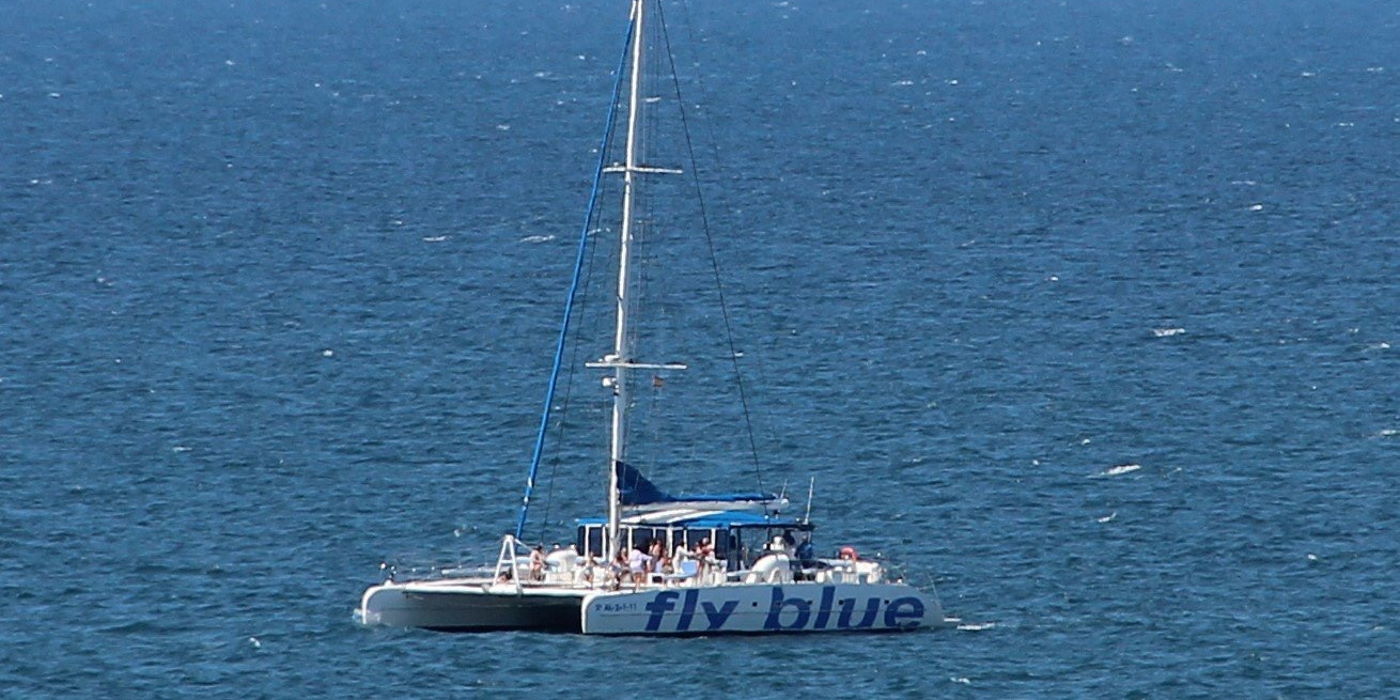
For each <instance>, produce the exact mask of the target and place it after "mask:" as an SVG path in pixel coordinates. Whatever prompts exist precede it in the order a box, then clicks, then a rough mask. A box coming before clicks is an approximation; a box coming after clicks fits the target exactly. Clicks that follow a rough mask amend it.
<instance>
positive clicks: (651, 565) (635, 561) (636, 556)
mask: <svg viewBox="0 0 1400 700" xmlns="http://www.w3.org/2000/svg"><path fill="white" fill-rule="evenodd" d="M687 559H690V560H694V561H696V562H697V563H698V565H699V569H698V571H699V572H700V573H703V572H704V571H706V570H707V569H708V568H709V567H710V566H712V565H714V564H716V563H718V562H716V561H715V547H714V545H713V544H711V543H710V538H708V537H702V538H700V541H699V542H697V543H696V544H695V546H694V547H693V548H691V549H686V548H685V547H684V546H677V547H676V549H675V551H674V552H667V551H666V542H665V541H664V540H662V539H660V538H656V537H653V538H650V539H648V540H646V541H645V542H643V543H641V544H639V545H637V546H635V547H632V548H631V549H626V548H624V549H620V550H618V552H617V557H616V558H614V559H613V561H612V563H611V565H610V566H609V571H610V573H611V574H612V577H613V580H614V581H616V582H617V584H618V585H621V584H622V583H623V582H624V581H631V582H632V584H633V585H634V586H638V585H641V584H643V583H648V582H652V583H661V582H665V581H668V580H670V579H671V577H673V576H676V575H677V574H680V573H681V570H680V563H681V562H682V561H684V560H687Z"/></svg>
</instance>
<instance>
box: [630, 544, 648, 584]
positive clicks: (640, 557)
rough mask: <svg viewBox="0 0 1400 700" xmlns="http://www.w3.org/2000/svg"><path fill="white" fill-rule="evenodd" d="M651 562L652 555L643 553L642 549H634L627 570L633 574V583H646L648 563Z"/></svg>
mask: <svg viewBox="0 0 1400 700" xmlns="http://www.w3.org/2000/svg"><path fill="white" fill-rule="evenodd" d="M650 561H651V555H650V554H647V553H646V552H643V551H642V550H641V549H640V548H634V549H633V550H632V553H631V554H630V555H628V557H627V570H628V571H630V572H632V583H633V584H641V583H646V578H647V563H649V562H650Z"/></svg>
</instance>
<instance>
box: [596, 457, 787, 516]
mask: <svg viewBox="0 0 1400 700" xmlns="http://www.w3.org/2000/svg"><path fill="white" fill-rule="evenodd" d="M616 465H617V487H618V496H619V497H620V498H621V499H622V505H623V507H624V508H648V509H654V508H652V507H653V506H665V505H667V504H671V503H675V504H680V503H715V504H720V503H734V504H742V503H748V504H761V503H770V502H775V501H779V500H783V499H780V498H779V497H778V496H777V495H775V494H771V493H718V494H703V495H689V494H687V495H684V496H672V495H671V494H669V493H666V492H665V491H662V490H661V489H660V488H658V487H657V486H656V484H653V483H651V481H650V480H648V479H647V478H646V477H645V476H642V472H641V471H639V470H638V469H637V468H636V467H634V466H632V465H630V464H627V463H626V462H617V463H616Z"/></svg>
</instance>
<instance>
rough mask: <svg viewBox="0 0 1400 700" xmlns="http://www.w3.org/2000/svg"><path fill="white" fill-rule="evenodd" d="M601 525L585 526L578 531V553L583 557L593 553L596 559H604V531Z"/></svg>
mask: <svg viewBox="0 0 1400 700" xmlns="http://www.w3.org/2000/svg"><path fill="white" fill-rule="evenodd" d="M605 529H606V528H604V527H603V526H601V525H584V526H582V527H580V528H579V529H578V552H579V554H580V555H582V556H585V557H586V556H588V555H589V553H592V554H593V556H594V557H603V556H604V554H603V530H605Z"/></svg>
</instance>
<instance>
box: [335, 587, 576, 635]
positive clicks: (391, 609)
mask: <svg viewBox="0 0 1400 700" xmlns="http://www.w3.org/2000/svg"><path fill="white" fill-rule="evenodd" d="M588 593H589V591H588V590H586V589H576V588H564V587H539V588H525V589H517V588H516V587H515V586H514V585H511V584H496V583H492V582H490V581H489V580H471V579H458V580H451V579H448V580H441V581H413V582H407V583H394V582H389V583H384V584H380V585H378V586H373V587H371V588H370V589H369V590H366V591H365V594H364V597H363V598H362V599H361V600H360V610H359V617H360V621H361V622H363V623H364V624H366V625H384V626H388V627H419V628H423V629H430V630H438V631H443V632H493V631H503V630H520V631H537V632H578V631H579V610H580V607H581V605H582V602H583V598H584V596H585V595H586V594H588Z"/></svg>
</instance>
